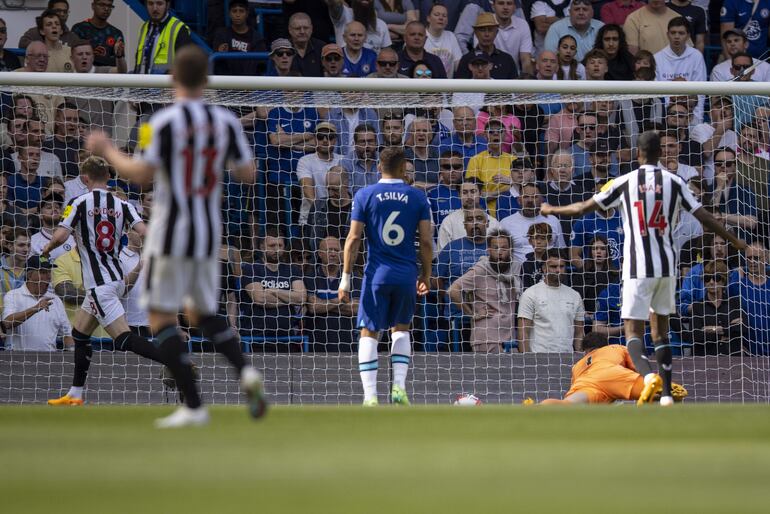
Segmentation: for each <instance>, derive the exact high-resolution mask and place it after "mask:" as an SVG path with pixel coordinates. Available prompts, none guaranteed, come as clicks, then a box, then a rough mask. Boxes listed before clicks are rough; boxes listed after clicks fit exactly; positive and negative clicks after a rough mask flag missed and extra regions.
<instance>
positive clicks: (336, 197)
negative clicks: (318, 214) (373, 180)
mask: <svg viewBox="0 0 770 514" xmlns="http://www.w3.org/2000/svg"><path fill="white" fill-rule="evenodd" d="M326 191H327V193H328V194H329V198H328V199H327V200H326V209H324V212H325V213H326V234H327V235H329V236H332V237H336V238H337V239H342V238H343V237H346V236H347V230H348V227H350V209H351V207H352V205H353V199H352V197H351V195H350V179H349V178H348V173H347V172H346V171H345V168H343V167H342V166H334V167H333V168H330V169H329V171H328V172H327V173H326Z"/></svg>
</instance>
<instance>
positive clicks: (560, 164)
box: [543, 150, 594, 234]
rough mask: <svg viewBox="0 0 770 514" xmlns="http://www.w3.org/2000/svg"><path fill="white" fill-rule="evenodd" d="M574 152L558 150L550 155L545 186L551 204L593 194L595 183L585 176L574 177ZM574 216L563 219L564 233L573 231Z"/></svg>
mask: <svg viewBox="0 0 770 514" xmlns="http://www.w3.org/2000/svg"><path fill="white" fill-rule="evenodd" d="M572 168H573V161H572V153H571V152H570V151H569V150H557V151H556V152H554V153H552V154H550V155H549V156H548V169H547V171H546V181H545V185H544V187H543V189H544V195H545V201H546V203H548V204H550V205H569V204H571V203H576V202H582V201H584V200H587V199H588V198H589V197H590V196H593V193H594V188H593V183H592V182H590V181H589V180H587V179H586V177H585V176H582V177H577V178H575V177H573V171H572ZM572 222H573V218H567V217H564V218H562V219H561V230H562V234H570V233H571V232H572Z"/></svg>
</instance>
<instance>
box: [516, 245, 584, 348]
mask: <svg viewBox="0 0 770 514" xmlns="http://www.w3.org/2000/svg"><path fill="white" fill-rule="evenodd" d="M514 244H515V243H514ZM564 272H565V262H564V259H563V258H562V257H561V255H560V253H559V251H558V250H556V249H551V250H548V254H547V258H546V261H545V263H543V274H544V275H545V276H544V277H543V281H542V282H539V283H537V284H535V285H534V286H532V287H530V288H529V289H526V290H525V291H524V293H523V294H522V295H521V298H520V299H519V313H518V316H519V352H521V353H527V352H562V353H564V352H572V351H580V350H581V343H582V341H583V324H584V319H585V309H584V308H583V301H582V300H581V298H580V294H579V293H578V292H577V291H575V290H574V289H572V288H571V287H568V286H566V285H564V284H562V282H561V276H562V275H563V274H564Z"/></svg>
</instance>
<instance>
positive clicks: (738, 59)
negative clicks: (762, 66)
mask: <svg viewBox="0 0 770 514" xmlns="http://www.w3.org/2000/svg"><path fill="white" fill-rule="evenodd" d="M752 62H753V58H752V57H751V55H749V54H748V53H746V52H738V53H737V54H735V55H733V56H732V58H731V59H730V73H731V74H732V80H738V81H741V82H751V81H757V79H755V78H754V74H755V72H756V68H755V69H753V70H749V68H751V66H752Z"/></svg>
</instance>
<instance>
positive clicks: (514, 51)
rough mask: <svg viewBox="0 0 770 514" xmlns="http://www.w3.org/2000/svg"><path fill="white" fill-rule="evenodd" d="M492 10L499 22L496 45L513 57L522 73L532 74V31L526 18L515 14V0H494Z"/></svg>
mask: <svg viewBox="0 0 770 514" xmlns="http://www.w3.org/2000/svg"><path fill="white" fill-rule="evenodd" d="M492 12H493V13H494V15H495V19H496V20H497V23H498V32H497V36H496V37H495V46H496V47H497V48H498V49H500V50H501V51H503V52H506V53H507V54H509V55H510V56H511V57H513V60H514V61H515V62H516V68H517V69H518V70H519V71H520V72H521V73H522V74H527V75H531V74H532V72H533V71H534V68H533V67H532V55H533V47H532V32H531V31H530V28H529V24H528V23H527V21H526V20H525V19H524V18H522V17H519V16H514V13H515V12H516V2H515V0H492Z"/></svg>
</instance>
